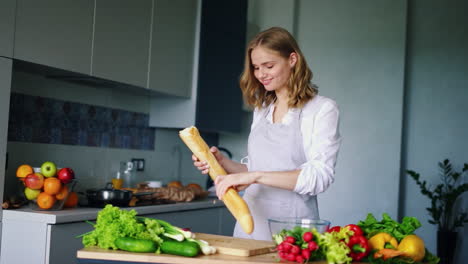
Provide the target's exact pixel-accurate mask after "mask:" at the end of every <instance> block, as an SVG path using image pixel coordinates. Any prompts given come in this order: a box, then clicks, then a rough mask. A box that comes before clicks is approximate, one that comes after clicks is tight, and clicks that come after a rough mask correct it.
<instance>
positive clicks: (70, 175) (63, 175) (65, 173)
mask: <svg viewBox="0 0 468 264" xmlns="http://www.w3.org/2000/svg"><path fill="white" fill-rule="evenodd" d="M57 178H58V179H59V180H60V181H61V182H62V183H63V184H67V183H70V182H71V181H72V180H73V179H75V172H73V170H72V169H70V168H62V169H60V170H59V171H58V173H57Z"/></svg>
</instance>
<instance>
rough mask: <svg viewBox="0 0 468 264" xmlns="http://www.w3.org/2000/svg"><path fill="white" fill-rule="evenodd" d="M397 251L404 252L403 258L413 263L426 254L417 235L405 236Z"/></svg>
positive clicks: (422, 242) (422, 243)
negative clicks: (407, 258)
mask: <svg viewBox="0 0 468 264" xmlns="http://www.w3.org/2000/svg"><path fill="white" fill-rule="evenodd" d="M397 249H398V251H401V252H404V254H403V255H404V256H407V257H409V258H412V259H413V260H414V261H421V260H422V259H423V258H424V255H425V254H426V247H425V245H424V241H423V240H422V239H421V238H420V237H418V236H417V235H407V236H405V237H404V238H403V239H402V240H401V241H400V244H399V245H398V248H397Z"/></svg>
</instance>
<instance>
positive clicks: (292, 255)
mask: <svg viewBox="0 0 468 264" xmlns="http://www.w3.org/2000/svg"><path fill="white" fill-rule="evenodd" d="M286 259H287V260H289V261H295V260H296V255H294V254H293V253H289V255H288V256H287V257H286Z"/></svg>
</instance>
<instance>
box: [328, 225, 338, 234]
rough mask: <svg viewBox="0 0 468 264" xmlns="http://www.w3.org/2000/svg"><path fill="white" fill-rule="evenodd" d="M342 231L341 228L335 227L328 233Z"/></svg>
mask: <svg viewBox="0 0 468 264" xmlns="http://www.w3.org/2000/svg"><path fill="white" fill-rule="evenodd" d="M340 230H341V226H334V227H330V228H329V229H328V230H327V232H328V233H332V232H340Z"/></svg>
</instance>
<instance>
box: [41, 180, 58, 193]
mask: <svg viewBox="0 0 468 264" xmlns="http://www.w3.org/2000/svg"><path fill="white" fill-rule="evenodd" d="M61 188H62V182H61V181H60V180H59V179H57V178H55V177H50V178H46V179H45V180H44V192H45V193H47V194H50V195H56V194H57V193H59V191H60V189H61Z"/></svg>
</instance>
